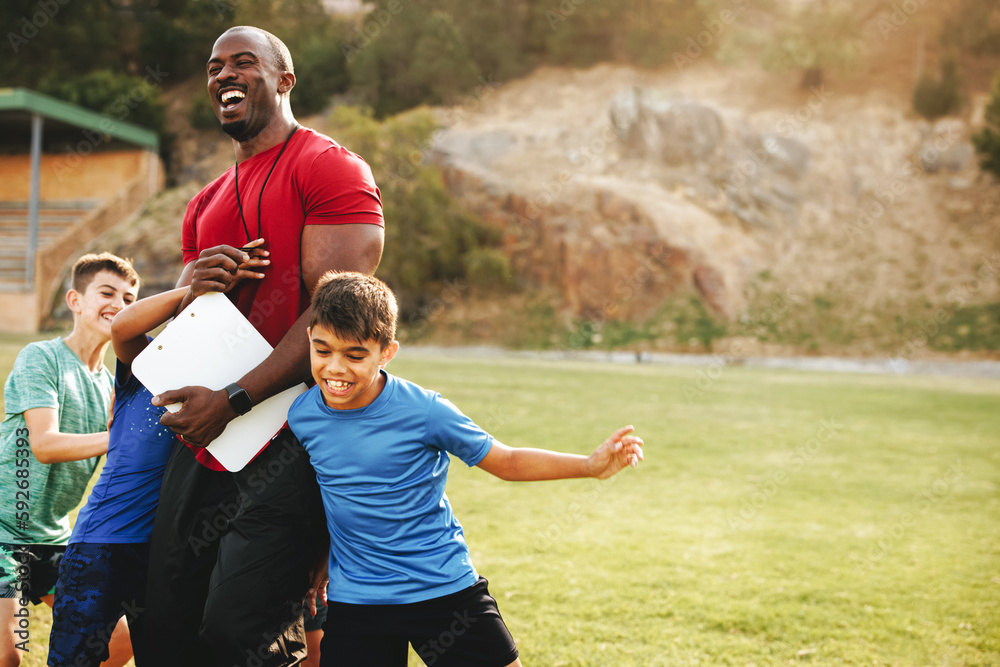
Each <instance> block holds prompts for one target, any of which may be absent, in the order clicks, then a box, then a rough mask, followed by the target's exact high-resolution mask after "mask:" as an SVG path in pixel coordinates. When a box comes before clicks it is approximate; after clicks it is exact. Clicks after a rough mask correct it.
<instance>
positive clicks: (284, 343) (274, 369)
mask: <svg viewBox="0 0 1000 667" xmlns="http://www.w3.org/2000/svg"><path fill="white" fill-rule="evenodd" d="M311 312H312V308H311V307H310V308H307V309H306V310H305V312H303V313H302V314H301V315H300V316H299V318H298V319H297V320H295V323H294V324H292V326H291V328H290V329H289V330H288V331H287V332H286V333H285V335H284V336H283V337H282V338H281V340H280V341H279V342H278V345H277V347H275V348H274V351H273V352H271V354H270V355H268V357H267V359H265V360H264V361H262V362H261V363H260V365H259V366H257V367H256V368H254V369H253V370H252V371H250V372H249V373H247V374H246V375H244V376H243V377H242V378H241V379H240V380H239V382H238V384H239V385H240V386H241V387H243V389H245V390H246V392H247V393H248V394H249V395H250V398H251V399H252V400H253V402H254V405H256V404H258V403H261V402H263V401H265V400H266V399H268V398H270V397H272V396H274V395H275V394H280V393H281V392H283V391H284V390H286V389H288V388H289V387H294V386H295V385H297V384H299V383H300V382H307V381H308V380H309V378H310V377H311V376H310V373H309V339H308V336H307V335H306V329H307V328H308V327H309V317H310V314H311Z"/></svg>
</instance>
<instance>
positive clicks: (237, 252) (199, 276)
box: [190, 239, 271, 297]
mask: <svg viewBox="0 0 1000 667" xmlns="http://www.w3.org/2000/svg"><path fill="white" fill-rule="evenodd" d="M263 243H264V239H257V240H256V241H252V242H251V243H248V244H247V245H246V246H245V247H246V248H250V250H249V251H247V250H244V249H242V248H234V247H232V246H228V245H220V246H215V247H214V248H207V249H205V250H202V251H201V254H200V255H199V256H198V259H197V260H196V261H195V264H194V273H193V274H192V275H191V286H190V290H191V294H192V295H193V296H196V297H198V296H201V295H202V294H208V293H209V292H222V293H223V294H225V293H226V292H228V291H229V290H231V289H232V288H233V287H235V286H236V285H237V283H239V282H240V281H241V280H243V279H245V278H253V279H256V280H260V279H261V278H263V277H264V274H263V273H259V272H257V271H254V269H258V268H263V267H266V266H268V265H269V264H270V263H271V260H269V259H265V258H266V257H267V256H268V255H269V254H270V253H269V252H268V251H266V250H264V249H263V248H261V247H260V246H261V245H262V244H263Z"/></svg>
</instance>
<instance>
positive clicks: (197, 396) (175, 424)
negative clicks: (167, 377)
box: [153, 387, 237, 447]
mask: <svg viewBox="0 0 1000 667" xmlns="http://www.w3.org/2000/svg"><path fill="white" fill-rule="evenodd" d="M171 403H183V407H182V408H181V409H180V410H178V411H177V412H169V411H168V412H165V413H163V416H162V417H160V423H161V424H163V425H164V426H166V427H167V428H169V429H170V430H171V431H173V432H174V433H176V434H177V435H178V436H179V437H180V439H181V440H183V441H184V442H186V443H188V444H190V445H194V446H196V447H207V446H208V445H210V444H212V441H213V440H215V439H216V438H218V437H219V436H220V435H222V432H223V431H224V430H226V426H227V425H228V424H229V422H231V421H232V420H234V419H236V416H237V415H236V411H235V410H233V408H232V407H231V406H230V405H229V395H228V394H226V392H225V391H223V390H222V389H220V390H218V391H212V390H211V389H207V388H205V387H182V388H180V389H173V390H171V391H165V392H163V393H162V394H160V395H158V396H154V397H153V405H170V404H171Z"/></svg>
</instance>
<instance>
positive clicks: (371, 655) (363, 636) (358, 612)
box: [320, 577, 517, 667]
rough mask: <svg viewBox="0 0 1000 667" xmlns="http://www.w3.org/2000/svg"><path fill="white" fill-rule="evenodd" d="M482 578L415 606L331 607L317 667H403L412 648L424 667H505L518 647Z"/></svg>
mask: <svg viewBox="0 0 1000 667" xmlns="http://www.w3.org/2000/svg"><path fill="white" fill-rule="evenodd" d="M487 584H488V582H487V581H486V579H484V578H482V577H480V578H479V581H478V582H476V583H475V584H474V585H473V586H471V587H469V588H466V589H465V590H463V591H459V592H458V593H452V594H451V595H445V596H443V597H439V598H434V599H432V600H426V601H424V602H415V603H413V604H397V605H392V604H381V605H358V604H345V603H343V602H330V603H329V611H328V613H327V623H326V629H325V631H324V634H323V643H322V644H321V645H320V666H321V667H406V662H407V653H408V651H407V646H408V645H412V646H413V650H415V651H416V652H417V655H419V656H420V659H421V660H423V661H424V663H425V664H426V665H427V667H505V666H506V665H509V664H510V663H512V662H514V660H516V659H517V647H516V646H515V645H514V639H513V638H512V637H511V636H510V632H509V631H508V630H507V626H506V625H505V624H504V622H503V619H502V618H500V611H499V610H498V609H497V603H496V600H494V599H493V596H491V595H490V592H489V590H488V589H487Z"/></svg>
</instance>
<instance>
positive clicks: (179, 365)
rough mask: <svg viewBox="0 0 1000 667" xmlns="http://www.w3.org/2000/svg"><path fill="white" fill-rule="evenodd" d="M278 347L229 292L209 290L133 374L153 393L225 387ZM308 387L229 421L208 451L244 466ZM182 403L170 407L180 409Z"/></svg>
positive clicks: (228, 464)
mask: <svg viewBox="0 0 1000 667" xmlns="http://www.w3.org/2000/svg"><path fill="white" fill-rule="evenodd" d="M272 350H273V348H272V347H271V345H270V344H269V343H268V342H267V341H266V340H264V337H263V336H261V335H260V333H259V332H258V331H257V330H256V329H254V328H253V325H251V324H250V322H249V321H248V320H247V318H245V317H243V314H242V313H241V312H240V311H239V310H237V308H236V306H235V305H233V303H232V302H231V301H230V300H229V299H228V298H226V296H225V295H224V294H220V293H218V292H212V293H209V294H203V295H202V296H199V297H198V298H197V299H195V300H194V301H192V302H191V304H190V305H188V307H187V308H185V309H184V310H183V311H181V313H180V315H178V316H177V317H176V318H174V320H173V321H172V322H170V324H168V325H167V326H166V328H164V330H163V332H162V333H160V335H159V336H157V337H156V338H154V339H153V341H152V342H151V343H150V344H149V345H147V346H146V349H145V350H143V351H142V352H141V353H140V354H139V355H138V356H137V357H136V358H135V359H134V360H133V361H132V373H133V374H134V375H135V376H136V377H137V378H138V379H139V381H140V382H142V383H143V384H144V385H146V388H147V389H149V391H151V392H152V393H153V395H156V394H160V393H163V392H165V391H170V390H172V389H180V388H181V387H187V386H201V387H207V388H209V389H212V390H218V389H224V388H225V387H226V385H228V384H230V383H231V382H236V381H237V380H239V379H240V378H241V377H243V376H244V375H246V373H247V372H248V371H250V370H252V369H254V368H256V367H257V365H258V364H260V362H262V361H264V359H266V358H267V356H268V355H269V354H271V351H272ZM305 390H306V385H305V384H299V385H298V386H295V387H292V388H290V389H286V390H285V391H283V392H281V393H279V394H276V395H274V396H272V397H271V398H269V399H267V400H265V401H263V402H261V403H258V404H257V405H254V407H253V410H251V411H250V412H248V413H247V414H245V415H243V416H241V417H237V418H236V419H234V420H232V421H231V422H229V424H228V425H227V426H226V430H225V431H223V432H222V435H220V436H219V437H218V438H216V439H215V440H214V441H212V443H211V444H210V445H208V447H207V448H206V449H208V451H209V452H210V453H211V454H212V456H214V457H215V458H216V460H218V461H219V463H221V464H222V465H223V466H224V467H225V468H226V470H230V471H233V472H236V471H237V470H242V469H243V467H244V466H245V465H246V464H247V463H249V461H250V460H251V459H252V458H253V457H254V456H256V454H257V452H259V451H260V450H261V449H263V447H264V445H266V444H267V442H268V440H270V439H271V438H272V437H273V436H274V435H275V434H277V433H278V431H279V430H281V427H282V426H283V425H284V424H285V421H286V420H287V418H288V408H290V407H291V406H292V402H293V401H294V400H295V398H296V397H297V396H298V395H299V394H301V393H302V392H304V391H305ZM180 408H181V405H180V404H179V403H175V404H173V405H168V406H167V409H168V410H170V411H171V412H176V411H177V410H179V409H180Z"/></svg>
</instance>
